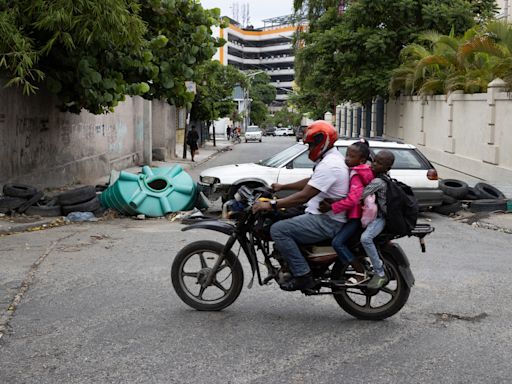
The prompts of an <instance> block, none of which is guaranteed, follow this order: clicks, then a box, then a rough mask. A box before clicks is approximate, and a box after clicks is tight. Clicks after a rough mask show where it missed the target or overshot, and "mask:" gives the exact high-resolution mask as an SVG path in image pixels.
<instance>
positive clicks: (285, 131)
mask: <svg viewBox="0 0 512 384" xmlns="http://www.w3.org/2000/svg"><path fill="white" fill-rule="evenodd" d="M293 135H295V133H294V132H293V129H292V128H277V129H276V131H275V136H293Z"/></svg>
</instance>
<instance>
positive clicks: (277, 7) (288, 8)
mask: <svg viewBox="0 0 512 384" xmlns="http://www.w3.org/2000/svg"><path fill="white" fill-rule="evenodd" d="M201 4H202V6H203V8H207V9H209V8H220V10H221V16H229V17H231V18H233V4H238V8H239V10H240V15H241V13H242V6H243V5H245V4H248V5H249V17H250V24H252V25H253V26H254V27H263V22H262V21H261V20H263V19H268V18H271V17H277V16H285V15H289V14H291V13H292V12H293V0H245V1H243V0H241V1H235V0H201Z"/></svg>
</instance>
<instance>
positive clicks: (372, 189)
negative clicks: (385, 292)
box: [361, 150, 395, 289]
mask: <svg viewBox="0 0 512 384" xmlns="http://www.w3.org/2000/svg"><path fill="white" fill-rule="evenodd" d="M394 161H395V156H394V155H393V153H392V152H391V151H388V150H382V151H379V153H377V155H375V159H374V160H373V163H372V170H373V173H374V174H375V179H373V180H372V181H371V182H370V183H369V184H368V185H367V186H366V187H365V188H364V191H363V194H362V199H363V200H364V199H365V198H366V197H367V196H370V195H371V194H375V196H376V201H377V206H378V212H377V217H376V218H375V220H373V221H371V222H370V223H369V224H368V226H367V227H366V229H365V231H364V232H363V234H362V235H361V245H362V246H363V248H364V250H365V252H366V254H367V255H368V257H369V258H370V260H371V261H372V265H373V270H374V272H375V273H374V275H373V277H372V278H371V280H370V281H369V282H368V285H367V287H368V288H369V289H379V288H381V287H383V286H384V285H385V284H386V283H387V282H388V281H389V280H388V277H387V276H386V273H385V271H384V266H383V264H382V260H381V259H380V256H379V252H378V251H377V247H376V246H375V243H374V242H373V239H374V238H375V237H377V235H379V233H381V232H382V230H383V229H384V227H385V226H386V214H387V206H386V191H387V182H386V178H387V179H389V176H388V175H387V173H388V172H389V170H390V169H391V167H392V166H393V163H394Z"/></svg>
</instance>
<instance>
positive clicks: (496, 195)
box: [475, 183, 505, 199]
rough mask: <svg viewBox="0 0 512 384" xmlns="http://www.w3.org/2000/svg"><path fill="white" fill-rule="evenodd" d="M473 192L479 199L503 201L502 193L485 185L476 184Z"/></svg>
mask: <svg viewBox="0 0 512 384" xmlns="http://www.w3.org/2000/svg"><path fill="white" fill-rule="evenodd" d="M475 191H476V193H477V195H478V196H480V198H481V199H505V195H504V194H503V192H501V191H500V190H499V189H498V188H495V187H493V186H492V185H490V184H487V183H477V184H476V185H475Z"/></svg>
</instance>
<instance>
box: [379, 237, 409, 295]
mask: <svg viewBox="0 0 512 384" xmlns="http://www.w3.org/2000/svg"><path fill="white" fill-rule="evenodd" d="M381 251H382V253H383V254H385V255H386V256H387V257H390V258H391V259H393V261H395V263H397V264H398V269H399V270H400V273H401V274H402V277H403V278H404V280H405V283H406V284H407V286H408V287H409V288H412V286H413V285H414V275H413V273H412V271H411V264H410V263H409V259H408V258H407V255H406V254H405V252H404V251H403V249H402V247H400V245H398V244H396V243H391V242H390V243H388V244H386V245H385V246H384V247H382V248H381Z"/></svg>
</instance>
